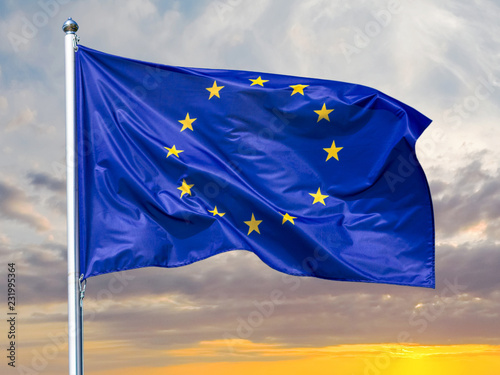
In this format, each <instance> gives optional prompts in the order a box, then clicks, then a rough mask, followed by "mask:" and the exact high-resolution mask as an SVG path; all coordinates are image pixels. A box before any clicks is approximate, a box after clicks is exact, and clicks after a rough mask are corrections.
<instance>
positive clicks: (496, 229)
mask: <svg viewBox="0 0 500 375" xmlns="http://www.w3.org/2000/svg"><path fill="white" fill-rule="evenodd" d="M470 159H471V160H472V161H470V162H468V163H467V164H464V165H463V166H461V167H460V168H458V169H457V170H455V171H454V172H452V176H451V177H448V176H446V175H445V176H446V178H436V179H434V180H432V181H431V191H432V192H433V202H434V212H435V216H436V229H437V232H438V240H445V239H449V238H451V237H453V236H458V235H463V237H465V238H466V239H469V240H470V239H473V238H475V239H482V240H484V239H486V238H491V239H494V238H498V235H499V234H500V169H496V170H493V171H492V170H488V169H486V168H485V166H484V163H483V161H482V157H481V156H479V155H475V156H472V157H471V158H470Z"/></svg>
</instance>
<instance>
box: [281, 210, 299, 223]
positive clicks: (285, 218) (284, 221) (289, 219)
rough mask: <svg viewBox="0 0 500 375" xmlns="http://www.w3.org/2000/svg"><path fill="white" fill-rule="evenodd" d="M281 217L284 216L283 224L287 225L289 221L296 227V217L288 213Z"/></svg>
mask: <svg viewBox="0 0 500 375" xmlns="http://www.w3.org/2000/svg"><path fill="white" fill-rule="evenodd" d="M281 216H283V222H282V223H281V224H285V223H286V222H287V221H289V222H290V223H292V224H293V225H295V223H294V222H293V219H296V217H295V216H290V215H288V214H287V213H286V212H285V214H284V215H283V214H281Z"/></svg>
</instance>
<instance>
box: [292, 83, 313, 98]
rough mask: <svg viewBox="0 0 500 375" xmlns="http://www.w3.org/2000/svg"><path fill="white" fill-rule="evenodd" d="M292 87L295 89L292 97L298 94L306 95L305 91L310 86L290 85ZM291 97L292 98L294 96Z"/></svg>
mask: <svg viewBox="0 0 500 375" xmlns="http://www.w3.org/2000/svg"><path fill="white" fill-rule="evenodd" d="M290 87H291V88H292V89H293V92H292V95H295V94H296V93H299V94H302V95H304V89H305V88H306V87H309V85H300V84H299V85H290ZM292 95H290V96H292Z"/></svg>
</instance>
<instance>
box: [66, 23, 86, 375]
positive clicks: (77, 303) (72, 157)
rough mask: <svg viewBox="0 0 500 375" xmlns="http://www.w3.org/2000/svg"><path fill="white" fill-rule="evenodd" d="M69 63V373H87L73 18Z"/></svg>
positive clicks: (68, 39) (69, 27)
mask: <svg viewBox="0 0 500 375" xmlns="http://www.w3.org/2000/svg"><path fill="white" fill-rule="evenodd" d="M62 29H63V31H64V32H65V33H66V35H65V37H64V55H65V63H66V191H67V214H68V216H67V230H68V340H69V341H68V352H69V353H68V354H69V374H70V375H83V331H82V329H83V309H82V307H83V306H82V302H83V291H84V290H82V289H83V288H82V283H81V280H80V278H79V272H80V267H79V257H78V241H77V239H78V227H77V223H78V217H77V212H78V206H77V189H78V184H77V180H76V166H77V164H76V152H75V150H76V138H75V128H76V126H75V125H76V108H75V107H76V100H75V51H76V49H77V42H78V40H77V38H78V37H77V36H76V32H77V31H78V24H77V23H76V22H75V21H73V20H72V19H71V17H70V18H68V20H67V21H66V22H65V23H64V25H63V27H62Z"/></svg>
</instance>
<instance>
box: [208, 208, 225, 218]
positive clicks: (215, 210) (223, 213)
mask: <svg viewBox="0 0 500 375" xmlns="http://www.w3.org/2000/svg"><path fill="white" fill-rule="evenodd" d="M208 212H210V213H211V214H214V216H215V215H219V216H220V217H222V216H224V215H225V214H226V213H225V212H219V211H217V206H215V208H214V209H213V211H210V210H208Z"/></svg>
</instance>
